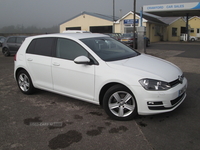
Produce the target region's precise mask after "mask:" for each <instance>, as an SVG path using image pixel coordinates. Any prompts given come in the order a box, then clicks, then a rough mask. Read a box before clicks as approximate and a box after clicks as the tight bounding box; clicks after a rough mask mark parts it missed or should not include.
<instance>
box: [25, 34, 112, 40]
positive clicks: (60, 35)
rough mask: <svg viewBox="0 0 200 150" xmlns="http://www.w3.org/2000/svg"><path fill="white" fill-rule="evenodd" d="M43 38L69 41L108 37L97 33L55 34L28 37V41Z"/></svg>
mask: <svg viewBox="0 0 200 150" xmlns="http://www.w3.org/2000/svg"><path fill="white" fill-rule="evenodd" d="M44 37H63V38H70V39H85V38H94V37H109V36H108V35H105V34H99V33H56V34H44V35H37V36H31V37H28V38H29V39H30V38H32V39H35V38H44Z"/></svg>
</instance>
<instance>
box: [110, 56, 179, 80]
mask: <svg viewBox="0 0 200 150" xmlns="http://www.w3.org/2000/svg"><path fill="white" fill-rule="evenodd" d="M107 64H108V66H110V67H112V68H114V69H119V70H120V71H124V72H127V73H131V74H134V75H135V76H138V77H139V78H152V79H158V80H162V81H167V82H171V81H174V80H176V79H177V78H178V76H180V75H182V71H181V70H180V68H178V67H177V66H176V65H174V64H172V63H170V62H168V61H165V60H163V59H160V58H157V57H153V56H150V55H146V54H141V55H139V56H136V57H132V58H129V59H125V60H120V61H113V62H107Z"/></svg>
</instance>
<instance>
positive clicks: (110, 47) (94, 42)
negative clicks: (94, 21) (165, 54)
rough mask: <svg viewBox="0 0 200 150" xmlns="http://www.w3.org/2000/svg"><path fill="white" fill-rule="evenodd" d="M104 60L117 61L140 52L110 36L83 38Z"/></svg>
mask: <svg viewBox="0 0 200 150" xmlns="http://www.w3.org/2000/svg"><path fill="white" fill-rule="evenodd" d="M81 41H82V42H83V43H85V44H86V45H87V46H88V47H89V48H90V49H91V50H93V51H94V52H95V53H96V54H97V55H98V56H99V57H100V58H101V59H102V60H104V61H116V60H121V59H127V58H130V57H135V56H137V55H139V53H138V52H136V51H134V50H133V49H131V48H129V47H128V46H126V45H124V44H122V43H121V42H118V41H117V40H115V39H113V38H110V37H101V38H87V39H81Z"/></svg>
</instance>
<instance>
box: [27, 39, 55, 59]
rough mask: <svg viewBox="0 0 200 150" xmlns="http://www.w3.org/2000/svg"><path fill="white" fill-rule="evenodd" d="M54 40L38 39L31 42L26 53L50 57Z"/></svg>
mask: <svg viewBox="0 0 200 150" xmlns="http://www.w3.org/2000/svg"><path fill="white" fill-rule="evenodd" d="M54 39H55V38H38V39H34V40H32V42H31V43H30V45H29V46H28V48H27V51H26V53H30V54H36V55H43V56H51V54H52V48H53V45H54V41H55V40H54Z"/></svg>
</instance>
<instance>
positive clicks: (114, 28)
mask: <svg viewBox="0 0 200 150" xmlns="http://www.w3.org/2000/svg"><path fill="white" fill-rule="evenodd" d="M113 33H115V0H113Z"/></svg>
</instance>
